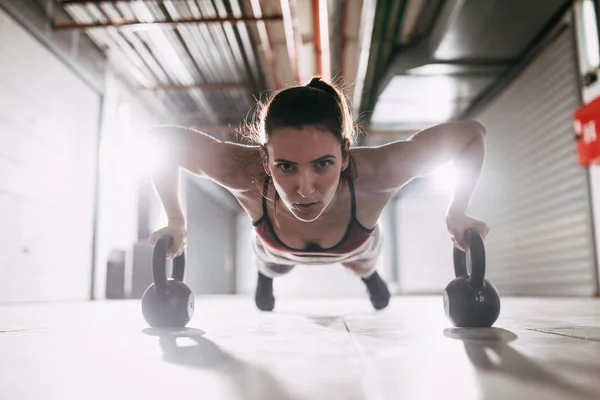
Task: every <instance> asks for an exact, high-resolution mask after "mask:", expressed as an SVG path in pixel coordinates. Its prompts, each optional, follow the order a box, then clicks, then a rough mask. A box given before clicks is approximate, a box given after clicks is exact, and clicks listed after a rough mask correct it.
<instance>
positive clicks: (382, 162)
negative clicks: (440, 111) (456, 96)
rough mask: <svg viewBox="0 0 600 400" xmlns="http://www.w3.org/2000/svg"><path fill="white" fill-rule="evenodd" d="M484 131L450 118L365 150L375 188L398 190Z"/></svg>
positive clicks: (427, 172) (477, 126)
mask: <svg viewBox="0 0 600 400" xmlns="http://www.w3.org/2000/svg"><path fill="white" fill-rule="evenodd" d="M483 132H484V130H483V126H482V125H481V124H479V123H477V122H474V123H473V122H450V123H445V124H440V125H436V126H433V127H431V128H428V129H425V130H422V131H420V132H418V133H416V134H415V135H413V136H412V137H410V138H409V139H408V140H404V141H396V142H392V143H389V144H386V145H382V146H379V147H376V148H371V149H370V150H369V151H365V152H364V153H365V155H367V159H368V160H369V162H368V164H370V165H371V166H372V167H371V168H370V170H371V171H372V176H373V178H374V180H375V181H376V182H377V187H376V190H397V189H399V188H400V187H402V186H403V185H405V184H406V183H407V182H409V181H411V180H412V179H414V178H418V177H420V176H424V175H428V174H430V173H432V172H433V171H435V170H436V169H437V168H439V167H441V166H442V165H444V164H446V163H448V162H449V161H452V160H453V159H454V158H455V157H456V156H457V155H458V154H460V152H461V151H462V150H463V149H464V148H465V147H466V146H467V144H468V143H469V142H470V141H471V140H472V139H473V137H474V135H475V134H481V133H483Z"/></svg>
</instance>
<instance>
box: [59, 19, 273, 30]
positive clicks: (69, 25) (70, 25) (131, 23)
mask: <svg viewBox="0 0 600 400" xmlns="http://www.w3.org/2000/svg"><path fill="white" fill-rule="evenodd" d="M281 20H283V16H282V15H265V16H254V17H239V18H238V17H214V18H184V19H180V20H177V21H158V22H141V21H136V20H127V19H123V20H122V21H119V22H98V23H91V24H85V23H77V22H73V21H53V22H52V29H54V30H55V31H64V30H85V29H98V28H108V27H129V28H133V27H142V28H149V27H162V26H175V25H181V24H212V23H223V22H255V23H257V24H258V25H259V26H260V25H262V26H264V24H265V21H281Z"/></svg>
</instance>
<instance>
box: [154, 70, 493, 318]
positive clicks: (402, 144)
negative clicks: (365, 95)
mask: <svg viewBox="0 0 600 400" xmlns="http://www.w3.org/2000/svg"><path fill="white" fill-rule="evenodd" d="M354 134H355V130H354V126H353V121H352V118H351V116H350V112H349V110H348V106H347V102H346V100H345V98H344V96H343V94H342V93H341V91H340V90H339V89H337V88H336V87H334V86H332V85H330V84H328V83H326V82H323V81H322V80H321V79H320V78H318V77H317V78H313V79H312V80H311V81H310V83H309V84H308V85H306V86H295V87H290V88H287V89H284V90H281V91H279V92H278V93H276V94H275V95H274V96H273V97H272V98H271V99H270V101H268V102H267V103H266V104H265V106H264V108H263V109H262V111H261V114H260V122H259V124H258V125H257V127H256V129H254V130H253V131H252V134H251V135H248V137H247V140H248V141H250V143H253V144H248V145H246V144H238V143H231V142H226V141H220V140H217V139H215V138H213V137H211V136H208V135H205V134H203V133H201V132H197V131H195V130H192V129H186V128H181V127H171V126H160V127H156V128H154V129H152V130H151V131H150V133H149V136H150V138H151V140H153V141H156V143H155V144H156V145H157V146H159V148H160V149H162V152H163V162H162V164H161V165H160V166H158V167H157V168H156V169H155V170H154V171H153V172H152V179H153V183H154V186H155V188H156V192H157V194H158V196H159V198H160V200H161V202H162V205H163V207H164V210H165V212H166V214H167V217H168V225H167V226H166V227H164V228H162V229H160V230H158V231H156V232H154V233H153V234H152V235H151V237H150V242H151V243H152V244H154V243H155V242H156V241H157V240H158V238H160V237H161V236H163V235H167V234H168V235H172V236H173V238H174V243H173V246H172V247H171V249H170V250H169V256H170V257H175V256H177V255H179V254H181V252H182V251H183V248H184V245H185V238H186V228H185V226H186V223H185V218H184V215H183V212H182V209H181V206H180V202H179V171H180V168H184V169H186V170H188V171H190V172H192V173H195V174H198V175H200V176H204V177H206V178H209V179H211V180H213V181H214V182H216V183H217V184H219V185H221V186H222V187H224V188H226V189H228V190H229V192H231V193H232V195H233V196H235V197H236V199H237V200H238V201H239V203H240V205H241V206H242V207H243V208H244V210H245V211H246V212H247V214H248V216H249V218H250V220H251V222H252V224H253V227H254V229H253V232H254V235H253V250H254V255H255V260H256V265H257V269H258V280H257V287H256V295H255V300H256V305H257V306H258V308H259V309H261V310H265V311H270V310H272V309H273V307H274V303H275V300H274V297H273V285H272V279H273V278H274V277H277V276H280V275H282V274H285V273H288V272H290V271H291V270H292V268H293V267H294V266H295V265H298V264H331V263H340V264H341V265H343V266H344V267H346V268H350V269H351V270H353V271H354V272H355V273H356V274H357V275H358V276H359V277H360V278H361V279H362V280H363V281H364V282H365V284H366V287H367V290H368V292H369V295H370V300H371V302H372V304H373V307H374V308H375V309H382V308H385V307H386V306H387V305H388V302H389V298H390V293H389V291H388V289H387V287H386V284H385V282H384V281H383V280H382V279H381V278H380V276H379V275H378V273H377V272H376V270H375V263H376V260H377V257H378V256H379V252H380V247H381V236H380V231H379V229H378V225H377V222H378V220H379V217H380V215H381V212H382V210H383V209H384V207H385V206H386V204H387V203H388V201H389V200H390V199H391V197H392V196H393V194H394V193H395V192H396V191H397V190H398V189H400V188H402V187H403V186H404V185H405V184H406V183H408V182H409V181H411V180H412V179H414V178H416V177H420V176H423V175H426V174H429V173H430V172H432V171H434V170H435V169H436V168H438V167H439V166H441V165H443V164H445V163H447V162H449V161H451V160H454V163H455V167H456V169H457V171H458V173H459V174H460V177H461V179H460V181H459V184H458V186H457V187H456V189H455V192H454V196H453V198H452V201H451V204H450V205H449V208H448V212H447V217H446V224H447V227H448V230H449V232H450V234H451V238H452V240H453V241H454V243H455V245H456V246H458V247H461V248H465V243H464V237H463V234H464V232H465V230H466V229H469V228H474V229H476V230H477V231H479V232H480V233H481V234H482V235H484V236H485V235H487V232H488V228H487V226H486V224H485V223H483V222H482V221H478V220H476V219H474V218H471V217H470V216H468V215H467V206H468V204H469V201H470V198H471V196H472V194H473V191H474V189H475V186H476V184H477V180H478V178H479V174H480V171H481V167H482V165H483V160H484V151H485V147H484V135H485V129H484V127H483V126H482V125H481V124H479V123H477V122H472V121H464V122H448V123H444V124H440V125H436V126H434V127H431V128H428V129H425V130H422V131H420V132H418V133H416V134H415V135H413V136H412V137H411V138H410V139H408V140H406V141H396V142H392V143H389V144H386V145H382V146H377V147H352V144H353V139H354Z"/></svg>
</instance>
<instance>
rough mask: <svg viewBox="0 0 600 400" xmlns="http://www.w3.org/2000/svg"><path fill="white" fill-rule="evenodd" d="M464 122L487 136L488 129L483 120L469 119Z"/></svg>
mask: <svg viewBox="0 0 600 400" xmlns="http://www.w3.org/2000/svg"><path fill="white" fill-rule="evenodd" d="M464 122H465V124H467V127H468V129H469V130H472V131H474V132H476V133H477V134H479V135H481V136H485V134H486V132H487V130H486V129H485V126H484V125H483V124H482V123H481V122H479V121H475V120H468V121H464Z"/></svg>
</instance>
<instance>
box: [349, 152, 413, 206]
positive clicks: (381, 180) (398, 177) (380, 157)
mask: <svg viewBox="0 0 600 400" xmlns="http://www.w3.org/2000/svg"><path fill="white" fill-rule="evenodd" d="M350 155H351V156H352V158H353V162H354V168H355V175H356V177H355V179H354V181H355V187H356V190H357V191H362V192H365V193H366V194H374V195H378V194H380V193H382V192H389V191H396V190H397V189H399V188H400V187H401V186H402V184H400V185H399V184H398V182H403V181H404V180H403V179H402V176H403V175H406V176H408V175H407V174H405V173H403V171H402V170H403V169H404V168H403V165H402V163H400V162H398V160H395V161H393V162H391V160H390V159H391V158H392V156H391V152H390V151H389V149H388V148H387V147H382V146H377V147H355V148H351V149H350ZM393 157H394V158H397V156H393ZM392 181H393V184H391V182H392Z"/></svg>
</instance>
